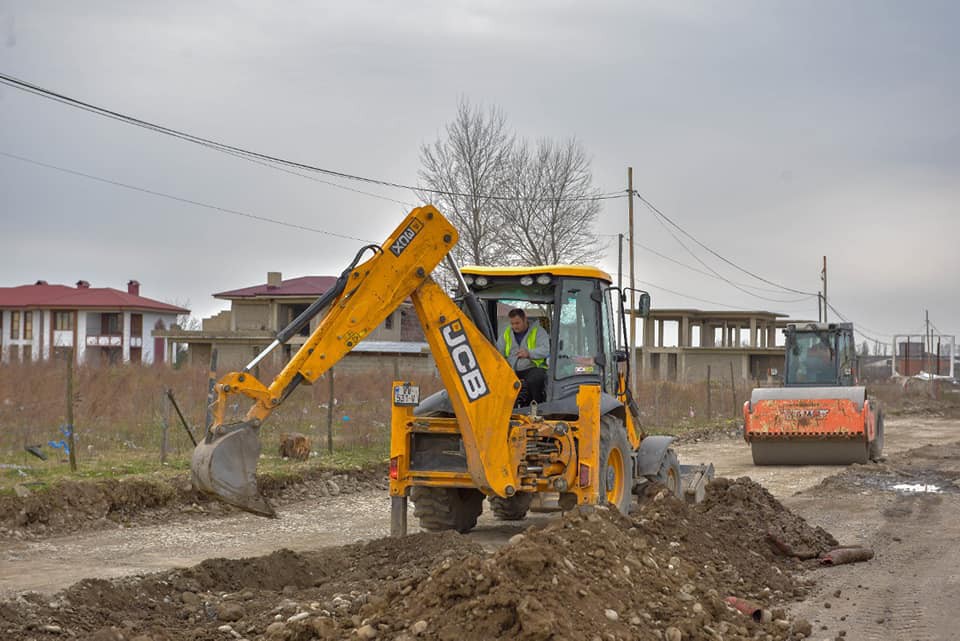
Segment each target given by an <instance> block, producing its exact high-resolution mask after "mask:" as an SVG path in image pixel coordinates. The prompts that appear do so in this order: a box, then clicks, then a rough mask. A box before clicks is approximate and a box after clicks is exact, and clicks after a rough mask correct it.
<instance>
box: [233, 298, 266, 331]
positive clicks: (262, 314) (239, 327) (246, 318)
mask: <svg viewBox="0 0 960 641" xmlns="http://www.w3.org/2000/svg"><path fill="white" fill-rule="evenodd" d="M232 324H233V327H232V328H231V329H233V330H234V331H239V332H242V331H244V330H251V329H252V330H264V329H270V328H271V323H270V305H269V304H267V303H242V302H240V301H234V302H233V323H232Z"/></svg>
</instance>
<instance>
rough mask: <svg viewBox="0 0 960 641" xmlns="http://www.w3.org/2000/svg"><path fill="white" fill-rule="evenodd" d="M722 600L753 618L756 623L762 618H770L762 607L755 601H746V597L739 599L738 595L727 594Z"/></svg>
mask: <svg viewBox="0 0 960 641" xmlns="http://www.w3.org/2000/svg"><path fill="white" fill-rule="evenodd" d="M724 601H726V602H727V604H729V605H731V606H733V607H734V608H736V609H737V610H738V611H740V612H741V613H743V614H745V615H747V616H748V617H750V618H751V619H753V620H754V621H756V622H758V623H759V622H761V621H763V620H764V619H766V620H768V621H769V620H770V618H771V617H770V613H769V612H766V611H765V610H764V609H763V608H762V607H760V606H759V605H757V604H756V603H752V602H750V601H747V600H746V599H741V598H740V597H735V596H728V597H727V598H726V599H724Z"/></svg>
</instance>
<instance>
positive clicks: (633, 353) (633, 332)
mask: <svg viewBox="0 0 960 641" xmlns="http://www.w3.org/2000/svg"><path fill="white" fill-rule="evenodd" d="M627 203H628V205H627V206H628V208H629V209H628V211H629V214H628V215H629V225H630V228H629V232H630V251H629V257H630V258H629V260H630V391H631V392H632V393H636V390H637V303H636V301H635V300H634V295H635V294H634V288H635V287H636V280H635V278H634V270H633V246H634V240H635V239H634V235H633V167H627Z"/></svg>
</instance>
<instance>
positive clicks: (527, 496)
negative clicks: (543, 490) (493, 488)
mask: <svg viewBox="0 0 960 641" xmlns="http://www.w3.org/2000/svg"><path fill="white" fill-rule="evenodd" d="M488 500H489V501H490V509H491V510H493V515H494V516H495V517H497V519H498V520H500V521H522V520H523V519H525V518H527V512H528V511H529V510H530V504H531V503H532V502H533V492H520V493H518V494H514V495H513V496H511V497H509V498H505V499H504V498H501V497H499V496H491V497H489V498H488Z"/></svg>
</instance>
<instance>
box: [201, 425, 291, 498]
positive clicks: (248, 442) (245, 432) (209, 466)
mask: <svg viewBox="0 0 960 641" xmlns="http://www.w3.org/2000/svg"><path fill="white" fill-rule="evenodd" d="M259 458H260V437H259V435H258V425H257V424H256V423H253V422H245V423H235V424H233V425H220V426H217V427H215V428H214V429H213V430H211V431H210V432H209V433H208V434H207V436H206V437H205V438H204V439H203V441H201V442H200V444H199V445H197V447H196V449H194V450H193V460H192V461H191V464H190V470H191V472H192V477H193V486H194V487H195V488H196V489H198V490H200V491H201V492H205V493H207V494H214V495H216V496H217V497H218V498H220V500H222V501H223V502H225V503H229V504H230V505H233V506H235V507H238V508H240V509H241V510H246V511H247V512H252V513H254V514H259V515H260V516H269V517H275V516H276V515H277V513H276V512H275V511H274V509H273V506H272V505H270V503H269V502H267V499H265V498H264V497H263V495H261V494H260V490H259V489H258V488H257V476H256V472H257V460H258V459H259Z"/></svg>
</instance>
